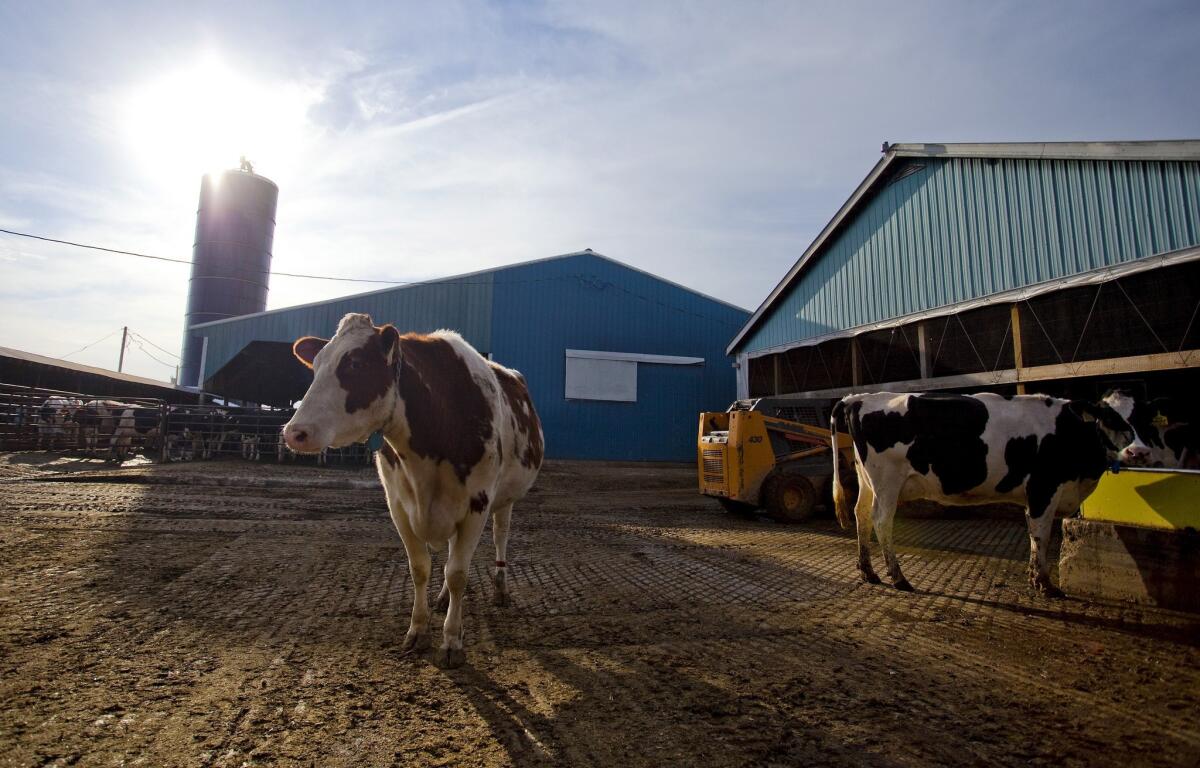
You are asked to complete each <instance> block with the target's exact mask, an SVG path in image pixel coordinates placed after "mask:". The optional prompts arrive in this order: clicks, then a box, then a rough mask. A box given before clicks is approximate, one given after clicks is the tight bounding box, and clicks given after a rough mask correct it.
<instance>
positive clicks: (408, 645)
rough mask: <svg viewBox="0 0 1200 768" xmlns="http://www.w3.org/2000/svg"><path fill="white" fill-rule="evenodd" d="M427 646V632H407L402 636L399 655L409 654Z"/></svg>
mask: <svg viewBox="0 0 1200 768" xmlns="http://www.w3.org/2000/svg"><path fill="white" fill-rule="evenodd" d="M428 647H429V633H428V632H419V633H416V634H411V633H410V634H407V635H405V636H404V643H403V644H401V646H400V655H401V656H409V655H411V654H414V653H417V652H419V651H423V650H425V649H426V648H428Z"/></svg>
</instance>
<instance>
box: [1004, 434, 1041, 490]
mask: <svg viewBox="0 0 1200 768" xmlns="http://www.w3.org/2000/svg"><path fill="white" fill-rule="evenodd" d="M1037 449H1038V439H1037V435H1026V436H1025V437H1013V438H1009V441H1008V444H1007V445H1005V446H1004V463H1005V465H1006V466H1007V467H1008V473H1007V474H1005V475H1004V477H1003V478H1001V479H1000V482H998V483H996V492H997V493H1008V492H1009V491H1011V490H1012V489H1014V488H1017V487H1018V486H1020V485H1021V483H1023V482H1025V478H1026V477H1029V475H1030V473H1032V472H1033V468H1034V466H1035V465H1036V462H1037Z"/></svg>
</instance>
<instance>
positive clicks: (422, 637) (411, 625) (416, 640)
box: [388, 499, 433, 654]
mask: <svg viewBox="0 0 1200 768" xmlns="http://www.w3.org/2000/svg"><path fill="white" fill-rule="evenodd" d="M388 508H389V510H390V511H391V513H392V523H393V524H394V525H395V526H396V532H397V533H399V534H400V540H401V541H403V542H404V552H405V553H406V554H407V555H408V573H409V575H410V576H412V582H413V607H412V618H411V619H410V620H409V622H408V632H407V633H406V634H405V635H404V643H403V644H402V645H401V646H400V651H401V653H405V654H407V653H412V652H413V651H419V650H422V649H424V648H428V647H429V573H430V571H431V570H432V567H433V564H432V563H431V562H430V559H429V548H428V547H426V546H425V542H423V541H421V539H420V538H418V537H417V535H416V533H414V532H413V530H412V527H411V526H410V525H409V524H408V517H407V516H406V515H405V513H404V507H403V506H401V504H400V502H399V500H398V499H388Z"/></svg>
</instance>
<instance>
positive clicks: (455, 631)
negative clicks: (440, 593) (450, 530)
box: [438, 512, 487, 668]
mask: <svg viewBox="0 0 1200 768" xmlns="http://www.w3.org/2000/svg"><path fill="white" fill-rule="evenodd" d="M486 517H487V513H486V512H483V513H471V514H468V515H467V516H466V518H465V519H464V520H463V521H462V522H461V523H459V524H458V532H457V533H456V534H455V535H454V538H452V539H451V540H450V556H449V557H448V558H446V584H447V585H448V586H449V588H450V607H449V608H448V609H447V611H446V623H445V624H444V625H443V626H442V648H441V650H440V651H439V652H438V664H439V665H440V666H443V667H447V668H454V667H459V666H462V664H463V662H464V661H466V660H467V656H466V654H465V653H464V652H463V621H462V615H463V599H464V598H465V597H466V594H467V568H468V567H469V566H470V565H471V555H473V554H475V547H477V546H478V545H479V536H480V534H482V533H483V522H484V519H485V518H486Z"/></svg>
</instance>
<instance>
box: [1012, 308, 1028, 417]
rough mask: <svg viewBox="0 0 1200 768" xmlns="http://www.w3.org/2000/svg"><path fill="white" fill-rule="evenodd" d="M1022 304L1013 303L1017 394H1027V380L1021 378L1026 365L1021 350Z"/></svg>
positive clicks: (1014, 366)
mask: <svg viewBox="0 0 1200 768" xmlns="http://www.w3.org/2000/svg"><path fill="white" fill-rule="evenodd" d="M1020 306H1021V305H1020V304H1017V303H1014V304H1013V305H1012V309H1011V312H1012V338H1013V370H1015V371H1016V372H1017V394H1018V395H1023V394H1025V382H1024V381H1023V380H1022V379H1021V369H1023V368H1024V367H1025V356H1024V354H1023V353H1022V352H1021V310H1020Z"/></svg>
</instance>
